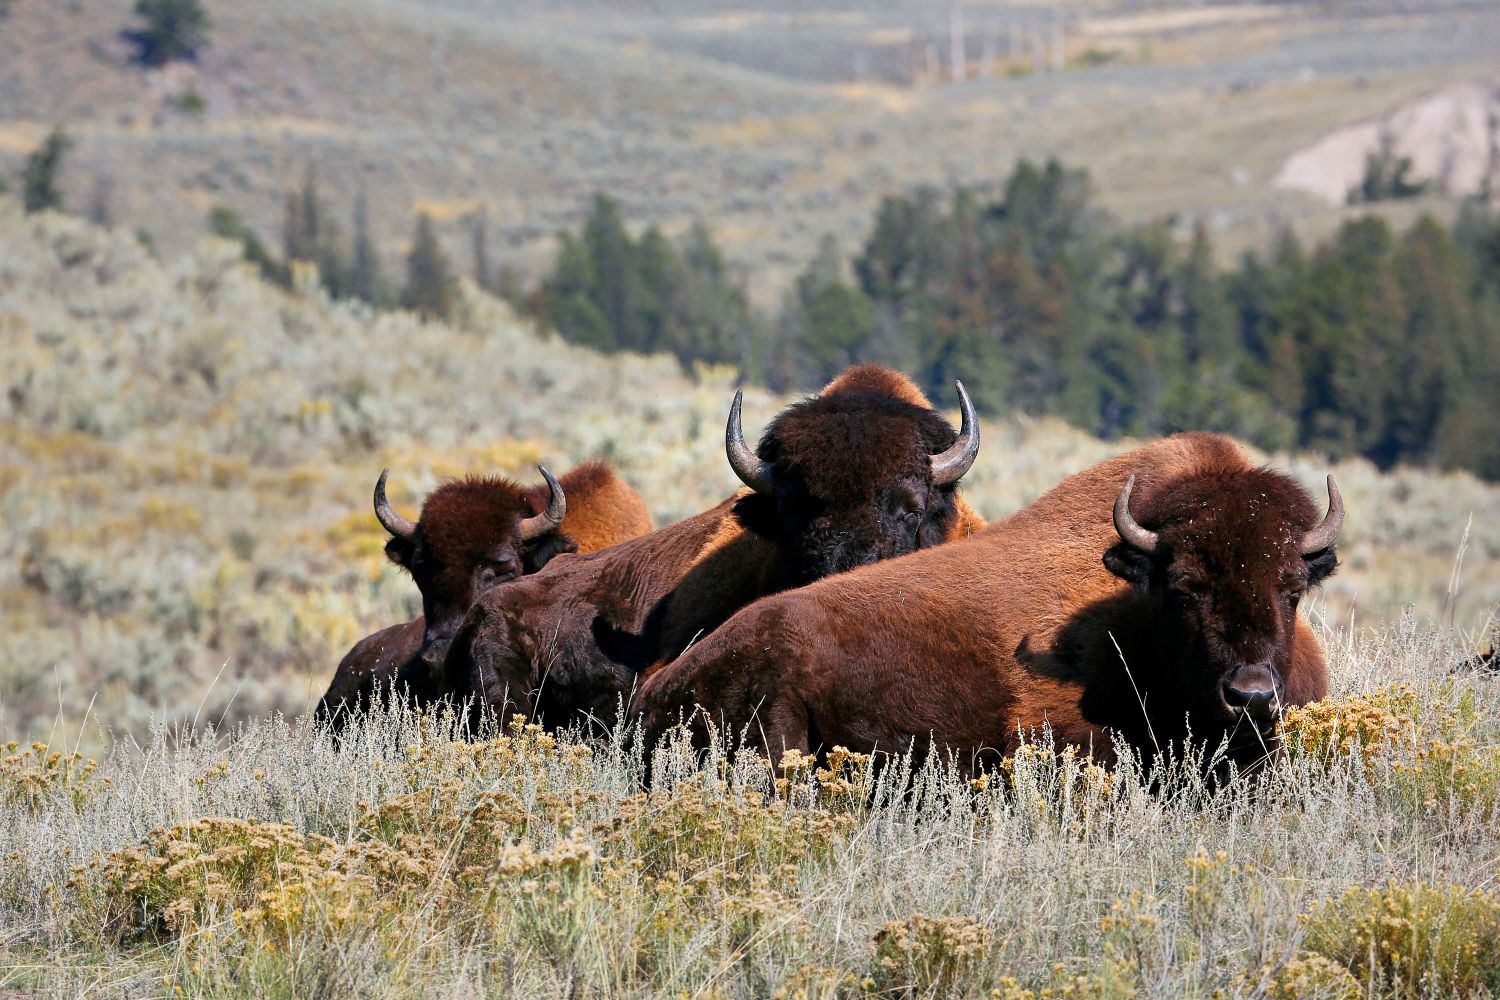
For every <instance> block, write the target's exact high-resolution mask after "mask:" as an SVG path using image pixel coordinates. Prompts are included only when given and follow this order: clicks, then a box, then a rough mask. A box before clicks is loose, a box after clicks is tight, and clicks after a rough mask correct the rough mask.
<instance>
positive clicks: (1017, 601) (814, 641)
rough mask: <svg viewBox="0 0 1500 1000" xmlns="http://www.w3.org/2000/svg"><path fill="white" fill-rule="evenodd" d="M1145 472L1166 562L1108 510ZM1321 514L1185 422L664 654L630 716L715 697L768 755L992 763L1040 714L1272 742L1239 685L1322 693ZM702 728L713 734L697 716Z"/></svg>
mask: <svg viewBox="0 0 1500 1000" xmlns="http://www.w3.org/2000/svg"><path fill="white" fill-rule="evenodd" d="M1131 474H1134V475H1135V476H1136V488H1135V499H1134V500H1133V502H1132V505H1131V510H1132V513H1133V514H1134V516H1135V517H1136V520H1137V521H1138V522H1139V523H1140V524H1142V525H1144V526H1146V527H1148V528H1151V529H1154V530H1156V531H1157V532H1158V533H1159V534H1160V536H1161V539H1162V543H1163V544H1162V550H1161V554H1160V555H1158V556H1156V557H1148V556H1145V555H1143V554H1141V553H1140V552H1139V551H1138V550H1133V549H1130V547H1129V546H1125V545H1124V544H1123V543H1122V542H1121V540H1120V537H1119V535H1118V534H1117V532H1116V531H1115V528H1114V525H1113V522H1112V519H1111V510H1112V507H1113V504H1114V500H1115V497H1116V496H1117V495H1118V493H1119V492H1120V488H1121V486H1122V485H1123V484H1124V482H1125V479H1126V477H1127V476H1128V475H1131ZM1317 521H1318V516H1317V511H1316V509H1315V507H1314V504H1313V502H1312V500H1311V499H1310V498H1309V497H1308V495H1307V493H1306V492H1305V491H1304V490H1303V489H1302V488H1301V487H1299V486H1297V485H1296V484H1295V483H1294V482H1293V481H1292V480H1291V479H1290V478H1289V477H1287V476H1285V475H1282V474H1281V473H1277V472H1271V471H1268V470H1264V469H1257V468H1254V467H1253V466H1252V465H1251V464H1250V462H1249V461H1248V459H1247V458H1246V456H1245V455H1244V453H1243V451H1241V449H1240V448H1239V447H1238V445H1236V444H1235V443H1234V442H1233V441H1231V440H1229V439H1227V438H1223V437H1218V436H1215V435H1209V434H1185V435H1179V436H1176V437H1172V438H1168V439H1166V440H1164V441H1160V442H1157V443H1155V444H1152V445H1149V446H1147V447H1145V448H1141V449H1138V450H1136V451H1133V452H1129V453H1127V454H1124V455H1121V456H1119V457H1117V458H1114V459H1111V460H1110V461H1107V462H1104V463H1102V464H1100V465H1097V466H1095V467H1093V468H1092V469H1089V470H1087V471H1085V472H1082V473H1079V474H1078V475H1075V476H1071V477H1069V478H1068V479H1065V480H1064V481H1063V482H1062V483H1061V484H1059V485H1058V486H1057V487H1055V488H1054V489H1053V490H1051V491H1050V492H1049V493H1047V494H1046V495H1045V496H1043V497H1042V498H1041V499H1039V500H1037V501H1036V502H1035V503H1033V504H1031V505H1029V506H1028V507H1026V508H1024V509H1022V510H1020V511H1018V512H1017V513H1015V514H1013V515H1011V516H1010V517H1007V518H1005V519H1003V520H1001V521H998V522H995V523H994V524H992V525H990V527H989V528H987V529H986V530H984V531H983V532H981V533H979V534H978V535H976V536H974V537H972V538H969V539H967V540H964V541H959V542H955V543H954V544H951V545H944V546H940V547H938V548H934V549H931V550H928V551H924V552H919V553H916V554H915V555H911V556H908V557H906V558H904V559H900V560H898V561H895V562H890V563H882V564H880V565H876V566H868V567H865V568H863V569H860V570H856V571H855V572H853V573H848V574H845V575H843V576H840V577H834V578H831V579H828V580H823V581H820V582H818V583H815V584H813V585H811V586H808V587H804V588H802V589H800V590H795V591H789V592H787V593H783V594H778V595H775V596H772V597H767V598H765V599H762V600H759V601H757V602H756V603H754V604H752V605H750V606H749V607H747V608H745V609H744V610H742V611H741V612H739V613H738V614H737V615H736V616H735V617H734V618H732V619H730V620H729V621H728V622H726V623H725V624H724V625H723V626H722V627H720V628H719V629H718V630H716V631H715V632H714V633H713V634H712V635H710V636H708V637H707V638H706V639H704V640H703V641H702V642H700V643H699V644H697V645H696V646H694V648H693V649H691V650H689V651H688V652H687V653H686V654H685V655H683V656H682V657H680V658H679V659H677V660H676V662H674V663H672V664H671V665H669V666H665V667H663V668H660V669H658V670H656V671H653V672H652V673H651V675H650V676H649V677H647V678H646V679H645V681H644V682H643V684H642V685H641V688H640V691H639V693H638V695H637V698H636V700H635V702H634V706H633V711H635V712H638V713H639V714H640V715H641V718H642V722H643V726H644V730H645V732H646V734H647V735H648V737H652V738H655V737H658V736H660V734H661V733H663V732H664V731H665V730H666V729H668V728H669V727H671V726H672V725H674V724H675V723H676V722H677V721H678V720H679V718H682V717H685V716H686V715H687V714H689V713H691V712H692V711H693V709H694V708H695V706H702V707H703V708H704V710H705V714H706V715H707V716H708V717H709V718H711V719H713V720H715V722H716V723H717V724H718V725H719V726H721V727H724V731H727V732H731V733H740V732H742V731H743V732H745V734H746V735H747V738H749V739H750V740H751V741H752V742H754V743H756V744H758V745H760V746H762V748H763V749H765V750H766V751H767V752H768V753H770V755H771V756H772V759H779V756H780V754H781V753H782V751H783V750H784V749H787V748H795V749H798V750H801V751H804V752H811V751H816V750H818V749H819V748H825V749H826V748H828V747H832V746H835V745H842V746H845V747H848V748H850V749H853V750H857V751H863V752H872V751H897V752H899V751H903V750H905V749H907V748H908V747H911V746H913V745H915V746H916V747H917V749H918V750H919V751H925V750H926V749H927V748H928V747H929V746H930V745H931V744H932V743H936V744H937V745H938V746H939V747H940V748H942V749H944V750H948V751H954V752H956V753H957V754H958V755H959V756H960V759H961V760H963V761H964V762H965V763H966V764H967V765H968V766H976V767H977V766H980V765H981V764H982V763H984V762H985V761H991V762H992V761H994V760H995V759H998V757H999V756H1000V755H1001V754H1003V753H1008V752H1011V751H1013V750H1014V749H1015V747H1016V745H1017V743H1018V740H1019V735H1020V734H1022V733H1033V732H1038V731H1039V730H1040V729H1041V727H1043V726H1044V725H1046V726H1050V727H1051V729H1052V733H1053V735H1054V737H1055V738H1056V739H1057V740H1059V741H1060V742H1064V743H1071V744H1075V745H1078V746H1080V747H1083V748H1086V749H1092V751H1093V752H1094V753H1095V754H1096V755H1098V756H1100V757H1101V758H1104V759H1110V758H1111V757H1112V754H1113V748H1112V745H1111V742H1110V736H1109V732H1108V731H1109V730H1114V731H1115V732H1117V733H1119V734H1120V735H1122V736H1123V738H1124V739H1126V740H1127V741H1128V742H1129V743H1130V744H1131V745H1132V746H1133V747H1135V748H1136V749H1138V750H1144V751H1147V752H1150V751H1151V750H1153V749H1155V748H1156V747H1161V748H1162V749H1166V748H1168V747H1169V746H1172V745H1178V746H1180V745H1181V741H1182V739H1183V737H1184V735H1185V734H1186V723H1187V722H1188V721H1190V723H1191V727H1192V732H1193V733H1194V734H1195V735H1196V736H1199V737H1206V738H1207V739H1209V740H1210V741H1214V742H1217V740H1218V739H1219V738H1221V737H1222V736H1224V735H1226V734H1229V735H1230V736H1231V741H1232V748H1233V749H1232V755H1237V756H1238V757H1239V758H1240V759H1242V760H1249V759H1254V758H1258V756H1259V755H1260V754H1261V753H1262V742H1261V741H1262V737H1263V736H1264V733H1263V732H1262V731H1260V730H1258V729H1257V728H1256V727H1255V725H1253V724H1251V723H1250V722H1249V721H1248V720H1247V718H1246V716H1245V715H1244V714H1243V713H1241V712H1237V711H1235V710H1233V709H1231V708H1230V706H1228V705H1227V704H1226V702H1225V700H1224V698H1223V695H1222V691H1223V688H1224V685H1225V683H1226V679H1227V678H1230V677H1233V676H1235V675H1236V673H1235V672H1236V671H1237V670H1239V669H1240V668H1242V667H1245V666H1246V665H1247V664H1248V665H1252V666H1254V665H1260V664H1266V665H1268V666H1269V668H1270V669H1271V671H1272V672H1273V673H1274V675H1275V678H1276V681H1277V688H1278V691H1277V693H1278V695H1279V699H1280V704H1282V705H1286V704H1293V705H1296V704H1303V703H1305V702H1308V701H1312V700H1316V699H1317V698H1320V697H1322V696H1323V695H1324V694H1325V693H1326V691H1327V671H1326V668H1325V666H1324V661H1323V656H1322V652H1321V651H1320V649H1319V648H1318V645H1317V642H1316V641H1315V640H1314V638H1313V636H1312V633H1311V631H1310V629H1309V628H1308V626H1307V624H1306V622H1305V621H1304V620H1303V619H1302V618H1300V617H1299V616H1298V615H1297V613H1296V608H1297V601H1298V599H1299V597H1300V595H1301V593H1302V592H1303V590H1305V589H1306V588H1307V587H1308V586H1311V585H1314V584H1316V583H1318V582H1319V581H1321V580H1322V579H1323V578H1324V577H1326V576H1327V575H1328V573H1330V572H1332V570H1333V568H1334V565H1335V562H1336V558H1335V555H1334V553H1333V551H1332V549H1329V550H1325V551H1324V552H1321V553H1315V554H1314V555H1312V556H1309V557H1303V556H1301V555H1300V554H1299V551H1298V545H1299V543H1300V541H1301V539H1302V537H1303V535H1304V534H1305V533H1306V532H1307V530H1308V529H1310V528H1312V527H1313V526H1314V525H1315V524H1316V523H1317ZM1123 550H1128V551H1123ZM1121 574H1123V577H1122V575H1121ZM696 725H697V729H698V732H699V735H700V736H701V735H702V734H703V731H704V727H703V716H702V715H700V716H699V717H698V720H697V724H696Z"/></svg>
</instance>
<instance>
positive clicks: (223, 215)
mask: <svg viewBox="0 0 1500 1000" xmlns="http://www.w3.org/2000/svg"><path fill="white" fill-rule="evenodd" d="M208 231H209V232H211V233H213V234H214V235H215V236H222V237H223V238H224V239H227V240H234V241H235V242H236V243H238V244H240V246H241V248H242V252H243V254H244V256H245V260H246V261H248V262H249V263H251V264H254V265H255V267H256V269H257V270H259V271H260V273H261V275H262V276H263V277H264V278H266V279H267V280H268V281H272V282H274V283H276V284H278V285H283V286H285V285H286V284H288V282H289V281H290V280H291V277H290V275H289V274H288V273H287V269H286V267H285V266H284V265H283V264H282V263H281V262H280V261H278V260H276V258H275V257H273V256H272V255H271V251H269V250H267V249H266V245H265V244H264V243H263V242H261V238H260V236H259V235H258V234H257V233H256V232H255V230H253V229H251V228H250V227H249V226H248V225H246V224H245V221H244V220H243V219H241V218H240V216H239V213H238V212H236V211H235V210H234V209H232V208H229V207H227V206H224V205H216V206H215V207H214V208H213V210H212V211H210V212H209V213H208Z"/></svg>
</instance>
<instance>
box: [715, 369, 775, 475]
mask: <svg viewBox="0 0 1500 1000" xmlns="http://www.w3.org/2000/svg"><path fill="white" fill-rule="evenodd" d="M744 400H745V390H744V389H737V390H735V393H734V402H733V403H732V404H731V405H730V407H729V423H728V424H727V425H726V426H725V428H724V453H725V454H726V455H727V456H729V467H730V468H731V469H733V470H734V474H735V475H736V476H739V477H740V482H742V483H744V484H745V485H746V486H748V487H750V488H751V489H752V490H754V491H755V492H757V493H770V492H771V490H772V488H773V487H772V483H773V480H772V478H771V463H770V462H763V461H761V458H760V456H759V455H757V454H755V452H754V451H752V450H751V449H750V446H749V445H748V444H746V443H745V432H744V430H743V429H742V428H741V427H740V406H741V404H742V403H743V402H744Z"/></svg>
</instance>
